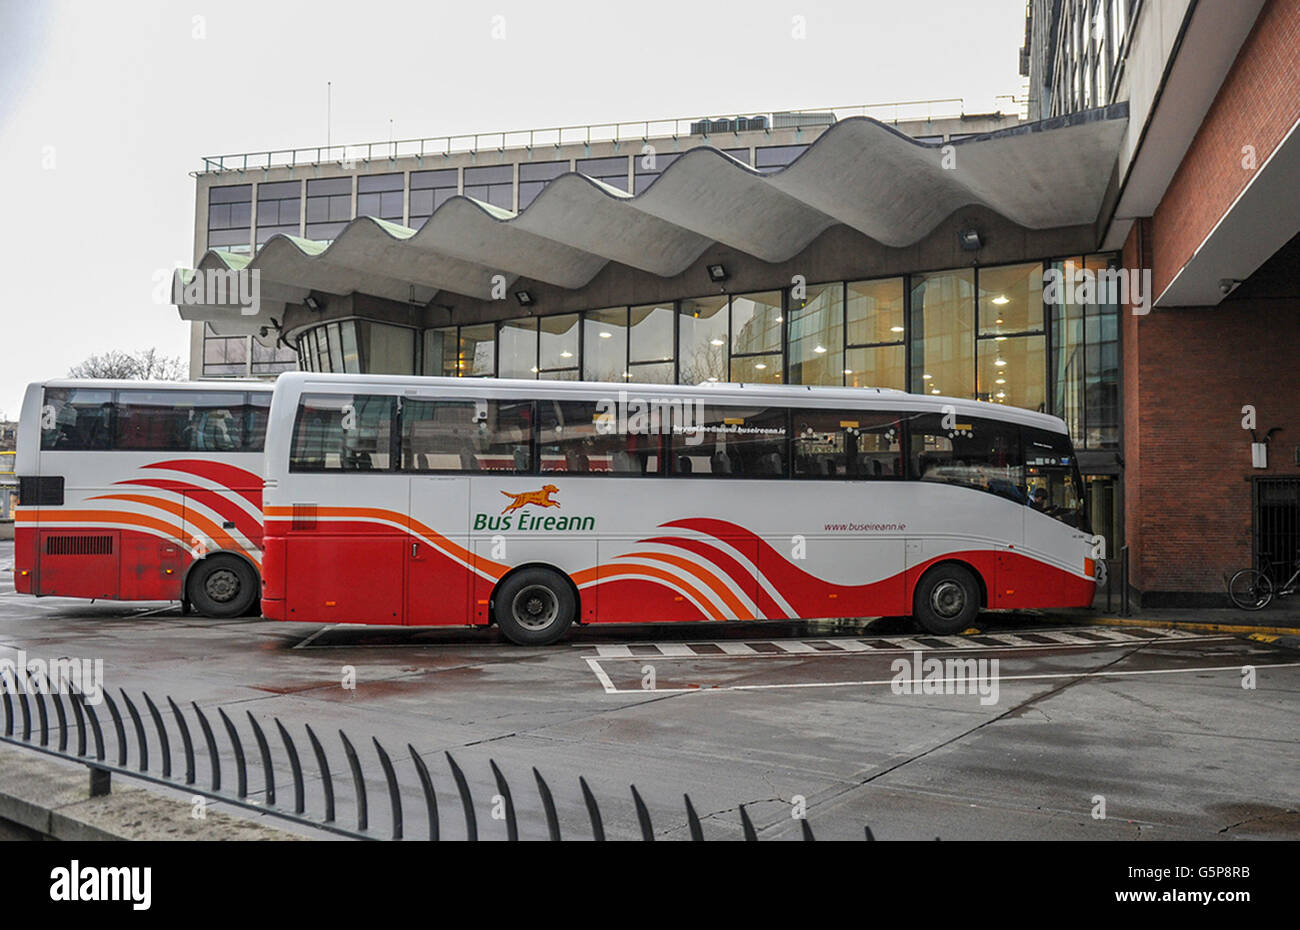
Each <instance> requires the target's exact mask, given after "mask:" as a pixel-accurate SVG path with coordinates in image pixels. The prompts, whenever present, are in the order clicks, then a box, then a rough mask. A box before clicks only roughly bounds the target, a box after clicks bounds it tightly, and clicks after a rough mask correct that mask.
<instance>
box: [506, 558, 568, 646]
mask: <svg viewBox="0 0 1300 930" xmlns="http://www.w3.org/2000/svg"><path fill="white" fill-rule="evenodd" d="M492 608H493V613H494V614H495V616H496V620H497V626H499V627H501V632H502V633H504V634H505V637H506V639H508V640H510V641H511V642H512V643H517V644H518V645H520V646H547V645H549V644H551V643H553V642H555V641H556V640H557V639H559V638H560V637H561V636H563V635H564V632H565V631H566V630H567V629H568V628H569V626H570V624H572V623H573V618H574V617H575V616H577V613H578V603H577V598H576V597H574V595H573V589H572V588H571V587H569V582H568V580H567V579H565V578H564V577H563V576H562V575H560V574H558V573H557V572H553V571H551V570H549V569H545V568H526V569H524V570H523V571H521V572H516V573H515V574H513V575H511V576H510V577H509V578H507V579H506V580H505V581H503V582H502V583H501V586H500V587H499V588H497V590H496V592H495V594H493V596H492Z"/></svg>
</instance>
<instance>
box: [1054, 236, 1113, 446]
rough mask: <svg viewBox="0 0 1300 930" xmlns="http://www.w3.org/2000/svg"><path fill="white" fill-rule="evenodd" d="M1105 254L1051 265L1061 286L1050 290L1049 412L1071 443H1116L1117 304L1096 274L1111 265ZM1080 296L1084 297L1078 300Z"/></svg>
mask: <svg viewBox="0 0 1300 930" xmlns="http://www.w3.org/2000/svg"><path fill="white" fill-rule="evenodd" d="M1117 264H1118V262H1117V260H1116V259H1115V258H1113V257H1109V256H1087V257H1086V258H1085V257H1079V258H1070V259H1065V260H1063V261H1058V262H1053V263H1052V265H1051V269H1052V271H1053V273H1054V274H1055V275H1057V276H1058V278H1057V280H1058V281H1059V282H1060V285H1061V286H1060V287H1057V288H1053V289H1051V290H1050V291H1049V293H1050V294H1051V296H1052V299H1051V301H1050V306H1049V310H1050V312H1051V316H1052V379H1053V383H1054V388H1055V390H1054V392H1053V409H1052V412H1053V413H1054V414H1055V415H1056V416H1058V417H1060V418H1061V419H1063V420H1065V422H1066V425H1067V426H1068V427H1069V430H1070V436H1071V438H1072V439H1073V440H1074V442H1075V444H1076V445H1078V446H1080V447H1083V448H1090V449H1114V448H1116V447H1118V445H1119V425H1120V414H1119V305H1118V304H1117V303H1115V302H1111V301H1109V298H1110V297H1114V296H1116V295H1114V294H1110V293H1103V292H1102V291H1103V290H1106V291H1108V290H1109V289H1108V288H1102V287H1100V286H1089V285H1088V281H1089V280H1090V279H1091V281H1092V282H1093V284H1094V285H1100V283H1101V282H1100V281H1099V279H1098V276H1099V275H1102V274H1103V273H1104V272H1106V271H1108V270H1109V269H1111V268H1113V267H1115V266H1116V265H1117ZM1079 298H1083V300H1082V301H1080V299H1079Z"/></svg>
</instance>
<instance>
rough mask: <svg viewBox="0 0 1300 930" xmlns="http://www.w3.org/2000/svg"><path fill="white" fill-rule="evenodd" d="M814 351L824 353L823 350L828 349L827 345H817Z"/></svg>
mask: <svg viewBox="0 0 1300 930" xmlns="http://www.w3.org/2000/svg"><path fill="white" fill-rule="evenodd" d="M813 351H814V352H816V353H817V354H818V355H820V354H821V353H823V352H825V351H826V347H825V346H815V347H814V348H813Z"/></svg>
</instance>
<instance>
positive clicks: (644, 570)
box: [574, 565, 727, 620]
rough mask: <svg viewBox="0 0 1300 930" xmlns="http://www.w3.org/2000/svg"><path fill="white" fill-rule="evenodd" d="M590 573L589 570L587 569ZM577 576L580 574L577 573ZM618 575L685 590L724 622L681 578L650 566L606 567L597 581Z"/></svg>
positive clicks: (708, 603)
mask: <svg viewBox="0 0 1300 930" xmlns="http://www.w3.org/2000/svg"><path fill="white" fill-rule="evenodd" d="M588 571H590V569H588ZM579 574H582V573H581V572H579ZM618 575H649V576H650V577H651V578H658V579H659V580H660V581H665V582H668V583H669V584H670V585H677V586H678V587H680V588H683V589H685V590H686V592H687V593H688V594H690V595H691V596H692V597H694V598H695V600H696V602H697V603H698V604H699V605H700V606H701V607H702V608H704V610H705V611H706V612H707V613H708V614H709V615H710V616H712V617H713V619H714V620H726V619H727V618H726V617H725V616H723V614H722V611H720V610H718V608H716V607H714V606H713V603H712V602H711V601H710V600H709V599H708V598H707V597H705V596H704V595H703V594H702V593H701V592H700V591H699V590H698V589H697V588H695V586H694V585H691V584H689V583H688V582H685V581H682V579H681V577H680V576H678V575H674V574H672V573H670V572H666V571H664V570H663V569H660V568H655V567H654V566H652V565H607V566H604V567H603V568H601V569H600V578H599V581H605V580H606V579H609V578H614V577H616V576H618ZM574 583H575V584H576V583H578V582H577V576H574Z"/></svg>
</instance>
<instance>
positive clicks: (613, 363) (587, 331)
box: [582, 307, 628, 381]
mask: <svg viewBox="0 0 1300 930" xmlns="http://www.w3.org/2000/svg"><path fill="white" fill-rule="evenodd" d="M582 376H583V378H584V379H585V380H587V381H626V380H627V377H628V371H627V308H626V307H615V308H613V309H610V310H592V311H590V312H588V313H586V314H584V315H583V324H582Z"/></svg>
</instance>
